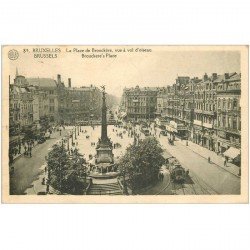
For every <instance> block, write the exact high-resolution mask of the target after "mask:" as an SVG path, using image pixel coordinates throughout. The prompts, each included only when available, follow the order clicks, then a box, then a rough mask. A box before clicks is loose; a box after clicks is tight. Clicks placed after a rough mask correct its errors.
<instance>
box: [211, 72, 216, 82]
mask: <svg viewBox="0 0 250 250" xmlns="http://www.w3.org/2000/svg"><path fill="white" fill-rule="evenodd" d="M216 78H217V73H213V74H212V80H213V81H214V80H215V79H216Z"/></svg>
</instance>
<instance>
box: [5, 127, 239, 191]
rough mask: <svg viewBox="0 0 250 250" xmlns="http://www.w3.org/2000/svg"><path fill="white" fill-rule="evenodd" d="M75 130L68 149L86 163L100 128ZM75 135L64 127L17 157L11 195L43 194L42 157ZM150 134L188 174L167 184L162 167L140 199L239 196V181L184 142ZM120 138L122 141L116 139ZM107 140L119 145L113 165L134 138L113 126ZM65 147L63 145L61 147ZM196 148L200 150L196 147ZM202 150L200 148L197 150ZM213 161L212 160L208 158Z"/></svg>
mask: <svg viewBox="0 0 250 250" xmlns="http://www.w3.org/2000/svg"><path fill="white" fill-rule="evenodd" d="M78 130H79V129H76V138H77V139H75V133H73V143H74V145H73V146H72V139H70V140H69V146H70V149H71V148H74V147H76V148H78V149H79V153H80V154H82V155H84V158H85V159H86V160H87V161H89V155H92V156H94V155H95V153H96V144H95V145H94V144H92V145H91V143H96V142H97V141H98V138H100V136H101V126H94V127H92V126H82V127H81V130H82V131H81V132H79V135H78ZM72 131H73V132H75V127H74V126H67V127H65V129H64V130H62V133H61V136H60V133H59V132H58V131H57V132H54V133H53V134H52V135H51V138H50V139H48V140H47V141H46V142H45V143H43V144H38V145H37V146H35V147H34V149H33V155H32V157H31V158H28V157H26V156H24V155H23V156H20V157H19V158H18V159H16V160H15V162H14V164H13V166H14V168H15V172H14V175H13V176H12V177H11V179H10V180H11V181H10V191H11V194H37V193H39V192H45V189H46V186H45V185H42V183H41V182H42V179H43V177H44V176H45V175H44V168H45V166H46V161H45V156H46V155H47V154H48V152H49V151H50V150H51V149H52V146H53V145H54V144H55V143H58V144H61V140H62V138H65V137H67V136H68V135H70V134H71V133H72ZM134 131H136V132H137V133H138V134H139V135H140V139H144V138H145V135H144V134H143V133H141V132H140V127H139V125H136V126H135V128H134ZM150 131H151V132H152V135H153V136H155V137H156V138H157V139H158V140H159V141H160V144H161V145H162V147H163V149H164V150H166V152H167V153H168V154H171V155H172V156H174V157H176V159H177V160H178V161H179V162H180V163H181V165H182V166H183V167H184V168H185V169H188V170H189V173H190V174H189V176H190V182H189V183H186V184H181V185H180V184H175V183H173V182H171V178H170V176H169V171H168V170H167V169H166V166H162V168H161V171H162V172H163V173H164V179H163V181H162V182H161V181H159V182H158V183H156V185H154V186H149V187H147V188H145V189H142V190H141V192H140V194H143V195H171V194H174V195H199V194H200V195H201V194H206V195H209V194H240V180H241V179H240V178H239V176H237V175H236V174H233V173H231V172H229V171H228V170H226V169H224V168H223V167H222V166H219V165H217V164H214V163H209V162H208V160H207V159H206V158H204V157H203V156H202V155H200V154H199V153H197V152H195V151H194V150H193V147H192V143H191V142H189V145H188V146H186V141H181V140H180V139H178V138H176V140H175V143H174V145H170V144H169V143H168V140H167V138H168V137H167V136H163V135H162V134H161V135H160V131H161V129H159V128H155V126H153V125H151V127H150ZM119 134H122V138H121V137H120V136H119ZM108 136H109V137H110V138H111V141H112V142H113V144H115V143H119V144H120V145H121V147H117V148H114V149H113V153H114V158H115V161H118V160H119V158H120V157H121V156H122V155H123V154H124V153H125V150H126V148H127V146H128V145H130V144H132V143H133V141H134V138H133V137H131V136H129V133H128V130H126V129H124V128H122V127H120V128H119V127H115V126H114V125H109V126H108ZM65 146H66V145H65ZM199 147H200V146H199ZM200 149H201V150H202V148H201V147H200ZM211 161H213V158H211ZM116 182H117V180H116V179H112V180H107V181H105V180H104V181H103V180H102V181H101V180H93V184H100V183H116Z"/></svg>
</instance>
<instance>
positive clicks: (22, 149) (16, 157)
mask: <svg viewBox="0 0 250 250" xmlns="http://www.w3.org/2000/svg"><path fill="white" fill-rule="evenodd" d="M34 143H35V144H34V147H35V146H37V144H38V143H37V141H35V142H34ZM34 147H32V149H33V148H34ZM24 151H25V150H24V146H23V144H22V145H21V150H20V154H16V155H15V156H13V162H12V164H13V163H14V162H15V160H17V159H18V158H19V157H20V156H22V155H23V154H24ZM12 164H10V165H12Z"/></svg>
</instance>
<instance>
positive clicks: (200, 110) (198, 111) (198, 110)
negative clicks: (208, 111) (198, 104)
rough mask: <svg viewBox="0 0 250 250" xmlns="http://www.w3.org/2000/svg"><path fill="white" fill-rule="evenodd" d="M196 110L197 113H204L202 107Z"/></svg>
mask: <svg viewBox="0 0 250 250" xmlns="http://www.w3.org/2000/svg"><path fill="white" fill-rule="evenodd" d="M194 112H195V113H199V114H202V113H203V110H202V109H194Z"/></svg>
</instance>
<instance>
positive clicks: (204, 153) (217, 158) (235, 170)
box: [175, 139, 240, 178]
mask: <svg viewBox="0 0 250 250" xmlns="http://www.w3.org/2000/svg"><path fill="white" fill-rule="evenodd" d="M175 143H180V144H181V145H183V146H185V147H187V148H189V149H190V150H192V151H193V152H194V153H196V154H198V155H200V156H201V157H203V158H206V159H208V157H210V161H211V163H214V164H215V165H217V166H219V167H221V168H223V169H224V170H226V171H228V172H230V173H231V174H233V175H235V176H237V177H239V178H240V176H239V170H240V168H239V167H238V166H236V165H234V164H232V163H229V162H228V163H227V166H224V157H223V156H221V155H217V154H216V153H215V152H213V151H211V150H209V149H207V148H204V147H202V146H200V145H198V144H195V143H193V142H191V141H188V146H186V140H183V141H181V140H180V139H178V140H177V141H175Z"/></svg>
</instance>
